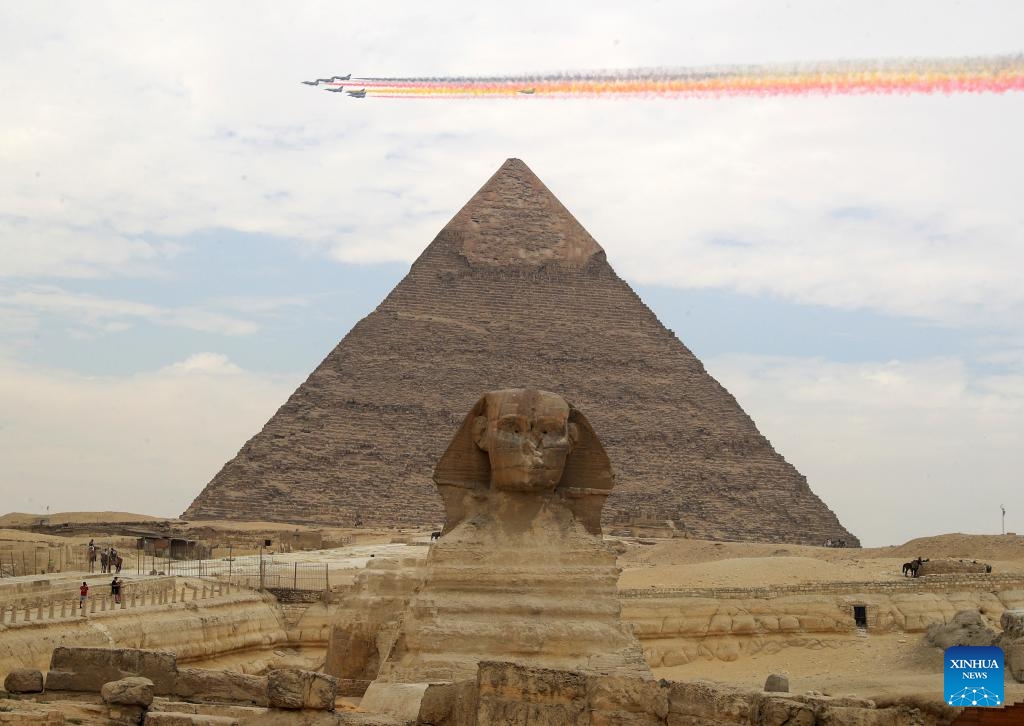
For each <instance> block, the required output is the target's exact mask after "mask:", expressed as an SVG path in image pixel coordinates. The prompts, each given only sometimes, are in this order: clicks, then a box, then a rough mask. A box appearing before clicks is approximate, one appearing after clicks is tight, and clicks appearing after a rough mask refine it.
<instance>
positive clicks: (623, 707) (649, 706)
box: [587, 676, 669, 726]
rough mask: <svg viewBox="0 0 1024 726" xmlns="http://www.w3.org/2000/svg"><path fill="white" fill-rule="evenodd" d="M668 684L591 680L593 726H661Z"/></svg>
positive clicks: (626, 680)
mask: <svg viewBox="0 0 1024 726" xmlns="http://www.w3.org/2000/svg"><path fill="white" fill-rule="evenodd" d="M668 686H669V682H668V681H664V682H659V681H653V680H644V679H639V678H628V677H627V678H623V677H616V676H607V677H603V678H594V679H592V680H591V688H590V692H589V693H588V698H587V702H588V707H589V710H590V722H591V724H592V726H618V725H621V726H627V725H629V726H661V725H662V724H664V723H665V719H666V718H667V717H668V692H669V689H668Z"/></svg>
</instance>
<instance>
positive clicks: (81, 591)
mask: <svg viewBox="0 0 1024 726" xmlns="http://www.w3.org/2000/svg"><path fill="white" fill-rule="evenodd" d="M87 597H89V585H87V584H86V583H85V582H83V583H82V586H81V587H80V588H78V608H79V609H80V610H81V609H83V608H85V599H86V598H87Z"/></svg>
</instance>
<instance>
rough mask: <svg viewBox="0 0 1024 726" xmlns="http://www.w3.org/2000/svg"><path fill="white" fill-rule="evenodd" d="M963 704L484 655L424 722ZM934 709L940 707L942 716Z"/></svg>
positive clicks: (859, 714)
mask: <svg viewBox="0 0 1024 726" xmlns="http://www.w3.org/2000/svg"><path fill="white" fill-rule="evenodd" d="M960 710H961V709H953V708H945V707H941V706H939V707H937V708H934V709H932V711H931V712H928V713H923V712H921V711H919V710H918V709H916V708H914V707H913V706H909V705H899V706H892V707H888V708H877V707H876V706H875V704H874V703H873V702H872V701H868V700H864V699H858V698H830V697H828V696H821V695H817V696H812V695H798V694H789V693H765V692H763V691H754V690H751V689H747V688H741V687H736V686H728V685H725V684H720V683H709V682H705V681H692V682H672V681H666V680H661V681H654V680H642V679H639V678H626V677H615V676H585V675H583V674H580V673H573V672H567V671H555V670H546V669H542V668H527V667H524V666H517V665H513V664H511V663H493V662H488V663H481V664H480V669H479V672H478V674H477V678H476V681H475V682H473V681H465V682H460V683H457V684H454V685H442V686H430V687H428V689H427V691H426V693H425V694H424V698H423V701H422V703H421V707H420V713H419V718H418V719H417V720H416V723H417V724H422V725H423V726H426V724H431V725H433V726H506V724H526V723H529V724H531V725H533V726H564V724H576V725H577V726H611V725H612V724H630V725H631V726H797V725H799V726H836V725H838V724H857V725H858V726H935V725H936V724H940V723H942V724H948V723H949V721H950V720H952V718H954V717H955V716H956V715H957V713H958V712H959V711H960ZM934 712H938V713H939V716H938V717H936V716H935V715H934Z"/></svg>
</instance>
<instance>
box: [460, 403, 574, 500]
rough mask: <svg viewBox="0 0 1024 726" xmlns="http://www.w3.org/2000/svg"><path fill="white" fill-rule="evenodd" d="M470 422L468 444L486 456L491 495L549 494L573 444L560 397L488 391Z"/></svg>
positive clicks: (565, 406) (571, 425) (566, 410)
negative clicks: (479, 411) (470, 440)
mask: <svg viewBox="0 0 1024 726" xmlns="http://www.w3.org/2000/svg"><path fill="white" fill-rule="evenodd" d="M484 400H485V402H486V405H485V411H484V413H482V414H481V415H479V416H476V417H475V418H474V420H473V441H474V443H475V444H476V445H477V447H478V448H479V449H480V450H481V451H485V452H487V458H488V461H489V463H490V465H491V475H490V487H491V489H492V490H506V491H523V492H551V491H554V489H555V487H557V486H558V483H559V482H560V481H561V480H562V474H563V472H564V470H565V462H566V459H567V458H568V456H569V453H570V452H571V451H572V448H573V445H574V444H575V443H576V441H577V440H578V439H579V427H578V426H577V425H576V424H574V423H571V422H570V421H569V414H570V407H569V404H568V403H566V402H565V400H564V399H562V398H561V397H560V396H557V395H555V394H554V393H548V392H546V391H537V390H532V389H525V390H516V391H493V392H491V393H488V394H487V395H485V396H484Z"/></svg>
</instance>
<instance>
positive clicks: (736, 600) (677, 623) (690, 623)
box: [620, 575, 1024, 668]
mask: <svg viewBox="0 0 1024 726" xmlns="http://www.w3.org/2000/svg"><path fill="white" fill-rule="evenodd" d="M984 577H986V576H977V575H961V576H956V575H950V576H936V577H934V578H933V577H929V578H927V580H928V581H927V582H925V581H922V580H913V581H911V580H908V581H906V582H901V581H889V582H859V583H856V582H848V583H825V584H814V585H790V586H779V587H775V588H716V589H708V590H700V589H691V590H685V589H674V590H669V589H666V590H654V589H652V590H624V591H621V592H620V597H621V598H622V617H623V619H624V620H627V621H629V622H631V623H633V626H634V628H635V629H636V633H637V636H638V637H639V638H640V642H641V644H642V645H643V647H644V655H645V657H646V658H647V662H648V663H649V664H650V665H651V667H652V668H656V667H660V666H673V665H681V664H684V663H689V662H691V661H694V660H700V659H708V658H715V659H719V660H725V661H731V660H736V659H737V658H741V657H746V656H749V655H752V654H754V653H758V652H761V651H764V652H768V653H772V652H775V651H778V650H780V649H782V648H787V647H809V646H815V645H820V644H822V643H823V642H827V641H829V640H834V639H839V638H846V637H849V636H850V635H852V634H853V633H854V632H855V630H856V628H857V624H856V622H855V620H854V610H853V608H854V606H861V607H864V608H865V612H866V616H867V630H868V631H869V632H900V631H902V632H924V631H925V630H926V629H927V627H928V625H930V624H932V623H946V622H949V620H950V619H952V617H953V616H954V615H955V614H956V613H957V612H960V611H961V610H969V609H980V610H981V611H982V612H983V613H984V617H985V618H986V619H987V620H988V621H990V622H991V623H992V624H997V623H998V622H999V619H1000V616H1001V615H1002V613H1003V612H1004V611H1006V610H1012V609H1016V608H1020V607H1022V606H1024V578H1020V577H1014V576H1002V577H999V578H995V579H993V578H992V576H987V577H988V579H987V580H985V581H984V582H981V581H980V580H981V578H984Z"/></svg>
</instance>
